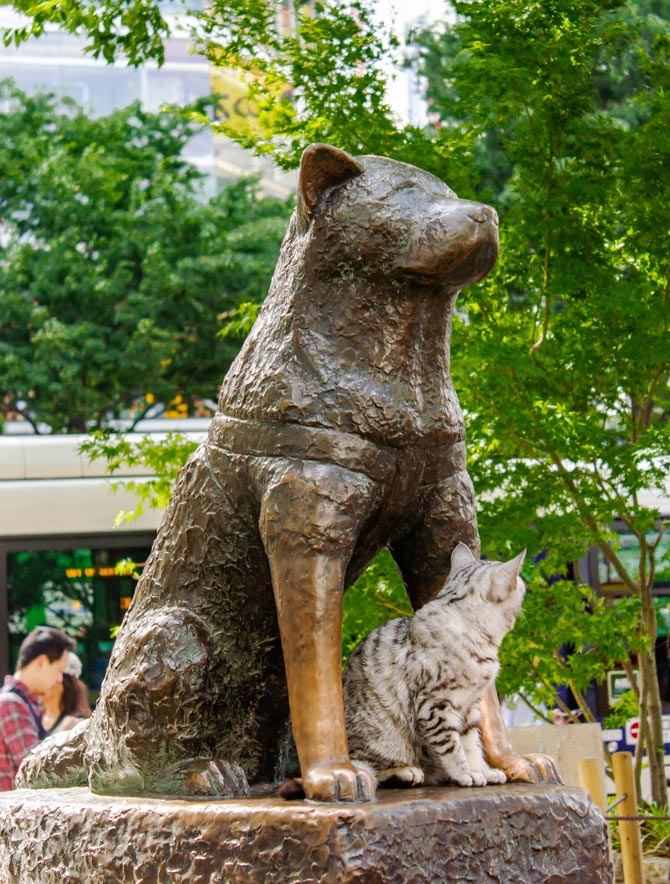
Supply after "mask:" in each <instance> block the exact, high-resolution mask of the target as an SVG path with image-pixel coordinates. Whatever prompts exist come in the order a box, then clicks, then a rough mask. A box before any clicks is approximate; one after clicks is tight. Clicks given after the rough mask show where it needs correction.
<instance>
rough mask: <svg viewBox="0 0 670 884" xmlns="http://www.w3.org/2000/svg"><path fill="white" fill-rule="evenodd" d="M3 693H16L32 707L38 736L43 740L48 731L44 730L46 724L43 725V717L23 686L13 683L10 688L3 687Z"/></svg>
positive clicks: (31, 711)
mask: <svg viewBox="0 0 670 884" xmlns="http://www.w3.org/2000/svg"><path fill="white" fill-rule="evenodd" d="M2 693H3V694H16V695H17V696H19V697H21V699H22V700H23V702H24V703H25V704H26V706H27V707H28V709H30V714H31V715H32V717H33V720H34V722H35V725H36V726H37V736H38V738H39V739H40V740H43V739H44V738H45V737H46V735H47V732H46V731H45V730H44V726H43V725H42V719H41V718H40V716H39V715H38V712H37V709H35V707H34V706H33V704H32V703H31V702H30V700H29V699H28V697H26V695H25V694H24V693H23V691H22V690H21V688H17V686H16V685H12V686H11V687H10V688H3V689H2Z"/></svg>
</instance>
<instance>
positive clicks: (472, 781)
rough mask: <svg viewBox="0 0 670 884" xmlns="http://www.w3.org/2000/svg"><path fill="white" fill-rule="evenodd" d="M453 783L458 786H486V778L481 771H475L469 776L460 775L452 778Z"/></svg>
mask: <svg viewBox="0 0 670 884" xmlns="http://www.w3.org/2000/svg"><path fill="white" fill-rule="evenodd" d="M452 779H453V782H454V783H456V785H458V786H485V785H486V777H485V776H484V774H483V773H481V771H478V770H473V771H471V772H470V773H468V774H459V775H458V776H455V777H452Z"/></svg>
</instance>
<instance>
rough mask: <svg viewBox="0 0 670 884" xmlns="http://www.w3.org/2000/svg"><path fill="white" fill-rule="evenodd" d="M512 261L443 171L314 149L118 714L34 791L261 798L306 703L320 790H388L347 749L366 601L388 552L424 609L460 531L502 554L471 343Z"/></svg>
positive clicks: (141, 596)
mask: <svg viewBox="0 0 670 884" xmlns="http://www.w3.org/2000/svg"><path fill="white" fill-rule="evenodd" d="M497 250H498V231H497V219H496V216H495V212H494V211H493V210H492V209H490V208H488V207H486V206H482V205H479V204H477V203H473V202H468V201H466V200H460V199H458V198H457V197H456V195H455V194H454V193H453V192H452V191H451V190H450V189H449V188H448V187H447V186H446V185H445V184H443V183H442V182H441V181H439V180H438V179H437V178H435V177H433V176H432V175H429V174H427V173H425V172H422V171H420V170H418V169H416V168H414V167H411V166H408V165H405V164H401V163H397V162H393V161H391V160H388V159H383V158H380V157H374V156H369V157H359V158H355V159H354V158H352V157H350V156H348V155H347V154H346V153H344V152H342V151H340V150H338V149H336V148H332V147H328V146H326V145H313V146H311V147H310V148H308V149H307V150H306V151H305V154H304V156H303V159H302V164H301V170H300V185H299V193H298V204H297V208H296V211H295V213H294V215H293V218H292V220H291V223H290V226H289V229H288V232H287V235H286V238H285V241H284V244H283V247H282V251H281V255H280V257H279V261H278V264H277V269H276V272H275V276H274V279H273V283H272V286H271V289H270V292H269V294H268V297H267V300H266V303H265V306H264V307H263V309H262V311H261V314H260V316H259V318H258V321H257V322H256V324H255V325H254V328H253V330H252V332H251V334H250V335H249V338H248V339H247V341H246V343H245V345H244V347H243V349H242V352H241V353H240V355H239V356H238V358H237V359H236V360H235V362H234V364H233V366H232V367H231V369H230V371H229V373H228V375H227V376H226V378H225V379H224V381H223V385H222V388H221V395H220V400H219V413H218V414H217V416H216V417H215V419H214V420H213V422H212V426H211V431H210V434H209V438H208V440H207V441H206V442H205V443H204V444H203V445H201V446H200V448H199V449H198V450H197V451H196V452H195V454H194V455H193V456H192V457H191V459H190V460H189V462H188V463H187V464H186V466H185V467H184V468H183V470H182V472H181V474H180V477H179V481H178V483H177V487H176V490H175V493H174V496H173V499H172V502H171V503H170V506H169V507H168V510H167V512H166V514H165V517H164V519H163V522H162V525H161V527H160V529H159V532H158V536H157V538H156V542H155V544H154V547H153V551H152V554H151V557H150V559H149V561H148V563H147V565H146V567H145V569H144V573H143V576H142V579H141V581H140V583H139V584H138V587H137V590H136V592H135V597H134V599H133V602H132V605H131V607H130V609H129V611H128V613H127V615H126V618H125V620H124V622H123V625H122V627H121V630H120V633H119V636H118V638H117V640H116V644H115V647H114V652H113V655H112V659H111V661H110V665H109V669H108V672H107V676H106V678H105V682H104V684H103V688H102V693H101V696H100V700H99V702H98V705H97V707H96V709H95V713H94V715H93V717H92V719H91V721H90V723H89V724H88V725H85V726H84V727H83V728H80V729H78V731H77V733H76V734H75V735H74V736H72V737H70V738H69V739H68V741H61V742H67V745H68V748H67V753H68V754H67V757H66V756H63V755H61V754H60V753H62V752H63V751H64V750H63V748H62V747H61V748H58V747H56V748H54V746H53V745H50V744H44V746H43V747H42V750H41V751H40V752H38V753H37V754H36V755H35V756H33V758H32V759H31V761H29V762H28V763H27V764H26V765H25V767H24V769H23V771H22V774H21V777H20V782H21V784H23V785H32V786H44V785H47V786H48V785H59V784H67V785H71V784H73V783H75V782H79V781H81V780H82V779H84V781H85V778H86V777H88V779H89V781H90V784H91V787H92V788H93V789H94V790H95V791H99V792H103V793H105V792H107V793H120V794H140V793H156V794H162V795H179V794H191V793H193V792H196V793H207V792H208V791H211V792H212V793H215V794H216V793H218V794H244V792H245V790H246V785H245V782H244V775H243V774H242V771H241V770H240V767H241V768H242V769H243V770H244V772H245V773H246V776H247V778H248V780H249V781H250V782H254V781H264V780H272V779H273V777H274V776H275V773H276V761H277V757H276V756H277V747H278V742H279V735H280V734H281V733H283V732H284V730H285V721H286V718H287V715H288V706H289V701H290V706H291V713H292V724H293V730H294V735H295V740H296V745H297V749H298V755H299V759H300V763H301V769H302V775H303V781H304V785H305V790H306V792H307V795H308V796H309V797H313V798H317V799H321V800H338V799H339V800H344V801H347V800H349V801H351V800H356V799H357V798H360V799H363V800H370V799H371V798H372V797H373V795H374V785H373V783H372V781H371V780H370V778H369V776H368V775H367V774H366V773H365V772H364V771H363V772H362V771H360V770H358V769H356V768H355V767H354V766H352V764H351V763H350V762H349V759H348V754H347V745H346V735H345V729H344V717H343V711H342V686H341V679H340V641H341V605H342V594H343V591H344V589H345V588H346V587H348V586H350V585H351V584H352V583H353V581H354V580H355V579H356V577H357V576H358V575H359V574H361V572H362V571H363V570H364V568H365V567H366V566H367V564H368V563H369V561H370V559H371V558H372V557H373V556H374V555H375V553H376V552H377V551H378V550H379V549H381V548H382V547H383V546H385V545H388V546H389V547H390V549H391V550H392V553H393V555H394V557H395V559H396V561H397V563H398V565H399V567H400V570H401V572H402V575H403V578H404V579H405V581H406V583H407V587H408V591H409V594H410V598H411V600H412V603H413V604H414V605H415V606H420V605H422V604H423V603H425V602H426V601H427V600H429V599H430V598H432V597H433V595H434V594H435V593H436V592H437V590H438V589H439V588H440V587H441V585H442V583H443V582H444V579H445V576H446V574H447V573H448V569H449V558H450V554H451V551H452V549H453V547H454V546H455V544H456V543H457V542H458V541H459V540H462V541H464V542H465V543H467V544H468V545H469V546H470V547H471V548H472V549H474V550H477V549H478V543H479V541H478V535H477V528H476V522H475V511H474V501H473V491H472V486H471V483H470V479H469V477H468V474H467V471H466V467H465V449H464V441H463V440H464V429H463V418H462V414H461V411H460V408H459V405H458V401H457V398H456V394H455V392H454V388H453V385H452V382H451V378H450V373H449V336H450V330H451V318H452V311H453V307H454V302H455V299H456V296H457V293H458V290H459V289H460V288H462V287H463V286H467V285H471V284H472V283H475V282H477V281H478V280H480V279H482V277H483V276H485V274H486V273H488V271H489V270H490V269H491V268H492V267H493V265H494V263H495V260H496V256H497ZM280 638H281V641H280ZM282 645H283V651H284V653H283V660H282ZM284 661H285V666H284ZM287 687H288V691H287ZM59 759H60V760H59ZM211 759H223V760H224V762H225V763H221V764H219V765H218V766H217V765H216V764H212V763H211Z"/></svg>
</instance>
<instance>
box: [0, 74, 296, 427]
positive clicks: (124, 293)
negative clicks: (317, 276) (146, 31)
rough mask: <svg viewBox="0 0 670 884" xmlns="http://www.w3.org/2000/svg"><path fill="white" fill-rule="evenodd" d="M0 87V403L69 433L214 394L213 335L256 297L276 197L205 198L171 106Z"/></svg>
mask: <svg viewBox="0 0 670 884" xmlns="http://www.w3.org/2000/svg"><path fill="white" fill-rule="evenodd" d="M0 97H1V98H2V99H3V100H4V101H9V102H10V106H11V112H9V113H4V114H3V115H2V117H0V212H1V213H2V218H3V230H2V233H3V235H2V242H1V244H0V290H1V291H2V297H1V298H0V326H1V327H2V335H1V338H0V376H1V377H2V379H3V383H2V396H3V398H4V401H3V410H5V411H14V412H19V413H22V414H23V415H24V416H25V417H27V418H28V419H30V420H31V421H32V422H33V423H34V424H36V425H40V424H46V425H48V426H49V427H50V428H51V429H52V430H53V431H56V432H59V431H69V432H76V431H79V432H83V431H86V429H88V428H91V427H96V426H103V425H105V424H106V423H107V422H108V421H109V420H110V419H112V418H116V417H118V416H119V415H120V414H121V413H122V412H124V411H127V410H128V409H131V408H134V409H135V413H136V416H137V417H141V415H142V413H143V411H144V410H145V408H147V407H149V406H150V404H151V403H152V402H156V401H158V402H164V403H169V402H171V401H173V400H175V399H176V398H177V397H181V399H182V400H183V401H184V402H186V403H188V402H191V401H192V400H193V399H195V398H207V397H210V398H216V391H217V389H218V385H219V383H220V381H221V378H222V376H223V373H224V371H225V369H226V367H227V365H228V364H229V363H230V361H231V359H232V358H233V356H234V354H235V350H236V347H235V346H234V345H233V344H232V343H230V342H229V341H226V340H224V339H222V338H221V337H217V330H218V329H220V328H221V327H222V326H223V325H224V323H225V321H226V313H227V311H228V312H229V311H231V310H234V309H235V308H236V307H237V306H238V305H239V304H240V303H244V302H245V301H249V300H258V299H260V298H262V297H263V295H264V294H265V291H266V290H267V285H268V282H269V279H270V276H271V274H272V270H273V266H274V262H275V260H276V254H277V251H278V247H279V244H280V242H281V238H282V236H283V233H284V230H285V226H286V219H287V217H288V212H289V207H288V206H287V205H286V204H285V203H282V202H280V201H278V200H274V199H264V200H259V199H258V198H257V194H256V191H255V188H254V185H253V183H250V182H248V181H240V182H237V183H235V184H232V185H231V186H229V187H227V188H226V189H224V190H223V191H222V192H221V193H220V194H219V195H218V196H215V197H213V198H211V199H209V200H207V201H206V200H205V199H204V196H203V194H202V187H201V183H202V182H201V175H200V173H199V172H198V171H197V170H196V169H195V168H194V167H192V166H190V165H189V164H187V163H186V162H185V161H184V160H183V159H182V157H181V151H182V148H183V146H184V143H185V142H186V140H187V139H188V137H189V136H190V135H191V134H192V133H193V131H194V126H193V124H190V123H187V122H185V121H184V120H183V119H182V118H181V117H179V116H176V115H174V114H149V113H146V112H145V111H143V110H142V109H141V108H140V107H139V106H138V105H133V106H131V107H129V108H127V109H125V110H121V111H117V112H115V113H113V114H112V115H110V116H108V117H102V118H97V119H91V118H89V117H87V116H86V115H85V114H84V113H83V111H82V110H81V109H80V108H78V107H77V106H76V105H75V104H74V103H73V102H71V101H62V102H58V101H57V100H56V99H55V98H53V97H52V96H48V95H37V96H34V97H28V96H27V95H25V94H24V93H22V92H21V91H20V90H18V89H16V88H15V87H14V86H12V84H11V83H7V82H6V83H3V84H0ZM217 316H218V317H219V320H218V323H217Z"/></svg>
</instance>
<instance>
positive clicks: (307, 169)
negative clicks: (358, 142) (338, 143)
mask: <svg viewBox="0 0 670 884" xmlns="http://www.w3.org/2000/svg"><path fill="white" fill-rule="evenodd" d="M362 172H363V168H362V166H360V165H359V164H358V163H357V162H356V160H355V159H354V158H353V157H351V156H349V154H348V153H345V151H343V150H340V149H339V147H331V145H330V144H310V146H309V147H308V148H306V149H305V151H304V152H303V155H302V158H301V160H300V178H299V182H298V206H297V208H298V217H299V220H300V225H301V227H303V228H304V227H307V225H308V224H309V222H310V220H311V218H312V215H313V214H314V211H315V210H316V207H317V206H318V204H319V200H320V199H321V197H322V196H323V194H324V193H325V192H326V190H328V189H329V188H331V187H336V186H337V185H338V184H344V183H345V182H346V181H349V179H351V178H355V177H356V175H360V174H361V173H362Z"/></svg>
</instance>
